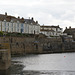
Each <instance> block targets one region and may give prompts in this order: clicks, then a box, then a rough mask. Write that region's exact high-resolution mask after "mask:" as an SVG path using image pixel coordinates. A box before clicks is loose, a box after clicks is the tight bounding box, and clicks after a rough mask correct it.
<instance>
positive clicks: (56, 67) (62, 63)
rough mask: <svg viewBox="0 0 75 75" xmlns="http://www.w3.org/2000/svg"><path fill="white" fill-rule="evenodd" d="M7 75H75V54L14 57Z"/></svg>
mask: <svg viewBox="0 0 75 75" xmlns="http://www.w3.org/2000/svg"><path fill="white" fill-rule="evenodd" d="M0 75H1V74H0ZM7 75H75V53H61V54H42V55H41V54H39V55H26V56H23V57H14V58H12V66H11V69H10V70H9V71H8V72H7Z"/></svg>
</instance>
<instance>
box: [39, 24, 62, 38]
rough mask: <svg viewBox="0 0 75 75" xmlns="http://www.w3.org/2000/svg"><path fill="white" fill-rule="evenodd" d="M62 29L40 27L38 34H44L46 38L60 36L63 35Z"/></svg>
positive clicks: (57, 27)
mask: <svg viewBox="0 0 75 75" xmlns="http://www.w3.org/2000/svg"><path fill="white" fill-rule="evenodd" d="M62 30H63V29H62V28H60V27H59V25H58V26H44V25H43V26H40V33H42V34H45V35H46V36H49V37H50V36H60V35H61V34H63V32H62Z"/></svg>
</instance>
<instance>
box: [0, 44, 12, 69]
mask: <svg viewBox="0 0 75 75" xmlns="http://www.w3.org/2000/svg"><path fill="white" fill-rule="evenodd" d="M10 65H11V54H10V46H9V44H8V43H0V70H7V69H8V68H9V67H10Z"/></svg>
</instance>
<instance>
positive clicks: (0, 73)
mask: <svg viewBox="0 0 75 75" xmlns="http://www.w3.org/2000/svg"><path fill="white" fill-rule="evenodd" d="M0 75H11V73H10V69H8V70H6V71H0Z"/></svg>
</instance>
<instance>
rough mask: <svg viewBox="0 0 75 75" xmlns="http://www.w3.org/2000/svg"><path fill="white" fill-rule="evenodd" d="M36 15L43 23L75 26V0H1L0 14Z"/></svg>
mask: <svg viewBox="0 0 75 75" xmlns="http://www.w3.org/2000/svg"><path fill="white" fill-rule="evenodd" d="M5 12H7V13H8V15H13V16H16V17H17V16H20V17H24V18H29V17H34V20H38V22H39V24H41V25H43V24H44V25H60V27H63V28H65V27H66V26H67V27H69V26H72V27H75V0H0V14H4V13H5Z"/></svg>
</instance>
